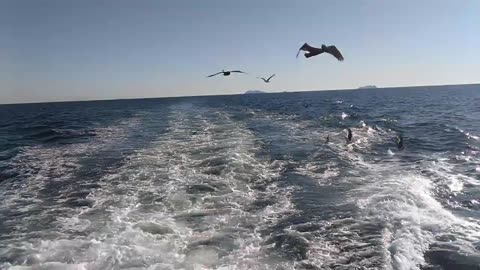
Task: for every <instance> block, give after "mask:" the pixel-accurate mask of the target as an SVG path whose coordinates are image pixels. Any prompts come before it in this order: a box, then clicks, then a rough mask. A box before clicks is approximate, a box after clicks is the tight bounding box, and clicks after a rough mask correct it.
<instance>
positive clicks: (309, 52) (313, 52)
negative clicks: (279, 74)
mask: <svg viewBox="0 0 480 270" xmlns="http://www.w3.org/2000/svg"><path fill="white" fill-rule="evenodd" d="M300 51H305V54H304V56H305V58H310V57H313V56H317V55H320V54H322V53H328V54H331V55H332V56H334V57H335V58H336V59H337V60H338V61H343V60H344V58H343V55H342V53H341V52H340V50H338V49H337V47H335V45H330V46H326V45H325V44H322V46H321V47H320V48H317V47H313V46H310V45H308V43H304V44H303V45H302V46H301V47H300V48H299V49H298V52H297V56H296V57H297V58H298V55H299V54H300ZM232 73H240V74H248V73H246V72H243V71H241V70H228V71H225V70H222V71H220V72H217V73H215V74H212V75H209V76H207V77H209V78H210V77H213V76H216V75H219V74H223V76H230V74H232ZM274 76H275V74H273V75H271V76H270V77H268V78H266V79H265V78H263V77H257V79H261V80H263V81H264V82H265V83H269V82H270V80H271V79H272V78H273V77H274ZM352 137H353V134H352V130H351V129H350V128H347V136H346V137H345V140H346V141H347V143H350V142H352ZM329 142H330V136H327V138H326V143H329ZM396 144H397V148H398V149H399V150H403V149H404V145H403V137H402V136H401V135H400V136H398V137H397V141H396Z"/></svg>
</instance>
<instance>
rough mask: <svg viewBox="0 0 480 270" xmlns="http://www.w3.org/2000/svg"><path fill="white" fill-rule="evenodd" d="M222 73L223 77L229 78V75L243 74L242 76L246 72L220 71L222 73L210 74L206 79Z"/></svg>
mask: <svg viewBox="0 0 480 270" xmlns="http://www.w3.org/2000/svg"><path fill="white" fill-rule="evenodd" d="M222 73H223V76H229V75H230V74H231V73H243V74H247V73H246V72H243V71H241V70H228V71H225V70H223V69H222V71H220V72H217V73H215V74H212V75H208V76H207V77H213V76H217V75H218V74H222Z"/></svg>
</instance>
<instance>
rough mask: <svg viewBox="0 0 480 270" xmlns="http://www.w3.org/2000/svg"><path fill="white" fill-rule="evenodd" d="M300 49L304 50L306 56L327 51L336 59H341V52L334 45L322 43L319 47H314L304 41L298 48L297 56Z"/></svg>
mask: <svg viewBox="0 0 480 270" xmlns="http://www.w3.org/2000/svg"><path fill="white" fill-rule="evenodd" d="M300 51H306V53H305V57H306V58H310V57H312V56H315V55H319V54H322V53H329V54H331V55H333V56H335V58H337V60H338V61H343V55H342V53H340V51H339V50H338V49H337V47H335V46H334V45H332V46H326V45H325V44H322V47H321V48H315V47H312V46H310V45H308V44H307V43H305V44H303V45H302V47H300V49H298V52H297V58H298V55H299V54H300Z"/></svg>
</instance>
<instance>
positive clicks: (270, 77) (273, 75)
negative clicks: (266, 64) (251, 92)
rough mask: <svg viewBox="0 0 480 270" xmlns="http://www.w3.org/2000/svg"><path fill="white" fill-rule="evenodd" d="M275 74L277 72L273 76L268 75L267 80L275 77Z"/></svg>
mask: <svg viewBox="0 0 480 270" xmlns="http://www.w3.org/2000/svg"><path fill="white" fill-rule="evenodd" d="M274 76H275V74H273V75H272V76H270V77H268V79H267V81H270V79H271V78H273V77H274Z"/></svg>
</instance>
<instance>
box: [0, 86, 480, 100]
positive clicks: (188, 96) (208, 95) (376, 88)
mask: <svg viewBox="0 0 480 270" xmlns="http://www.w3.org/2000/svg"><path fill="white" fill-rule="evenodd" d="M462 85H480V82H477V83H460V84H433V85H409V86H385V87H378V86H377V85H375V84H371V85H367V86H375V88H362V87H363V86H360V87H357V88H340V89H324V90H318V89H310V90H283V91H276V92H263V91H262V90H258V89H254V90H257V91H262V92H263V93H257V94H255V95H258V94H282V93H303V92H332V91H351V90H381V89H392V88H400V89H401V88H415V87H442V86H443V87H445V86H462ZM246 91H252V90H245V91H244V92H243V93H235V94H221V95H210V94H206V95H186V96H163V97H131V98H105V99H87V100H58V101H57V100H56V101H34V102H20V103H0V106H5V105H7V106H8V105H31V104H48V103H73V102H96V101H119V100H143V99H171V98H192V97H217V96H218V97H221V96H239V95H245V92H246Z"/></svg>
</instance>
